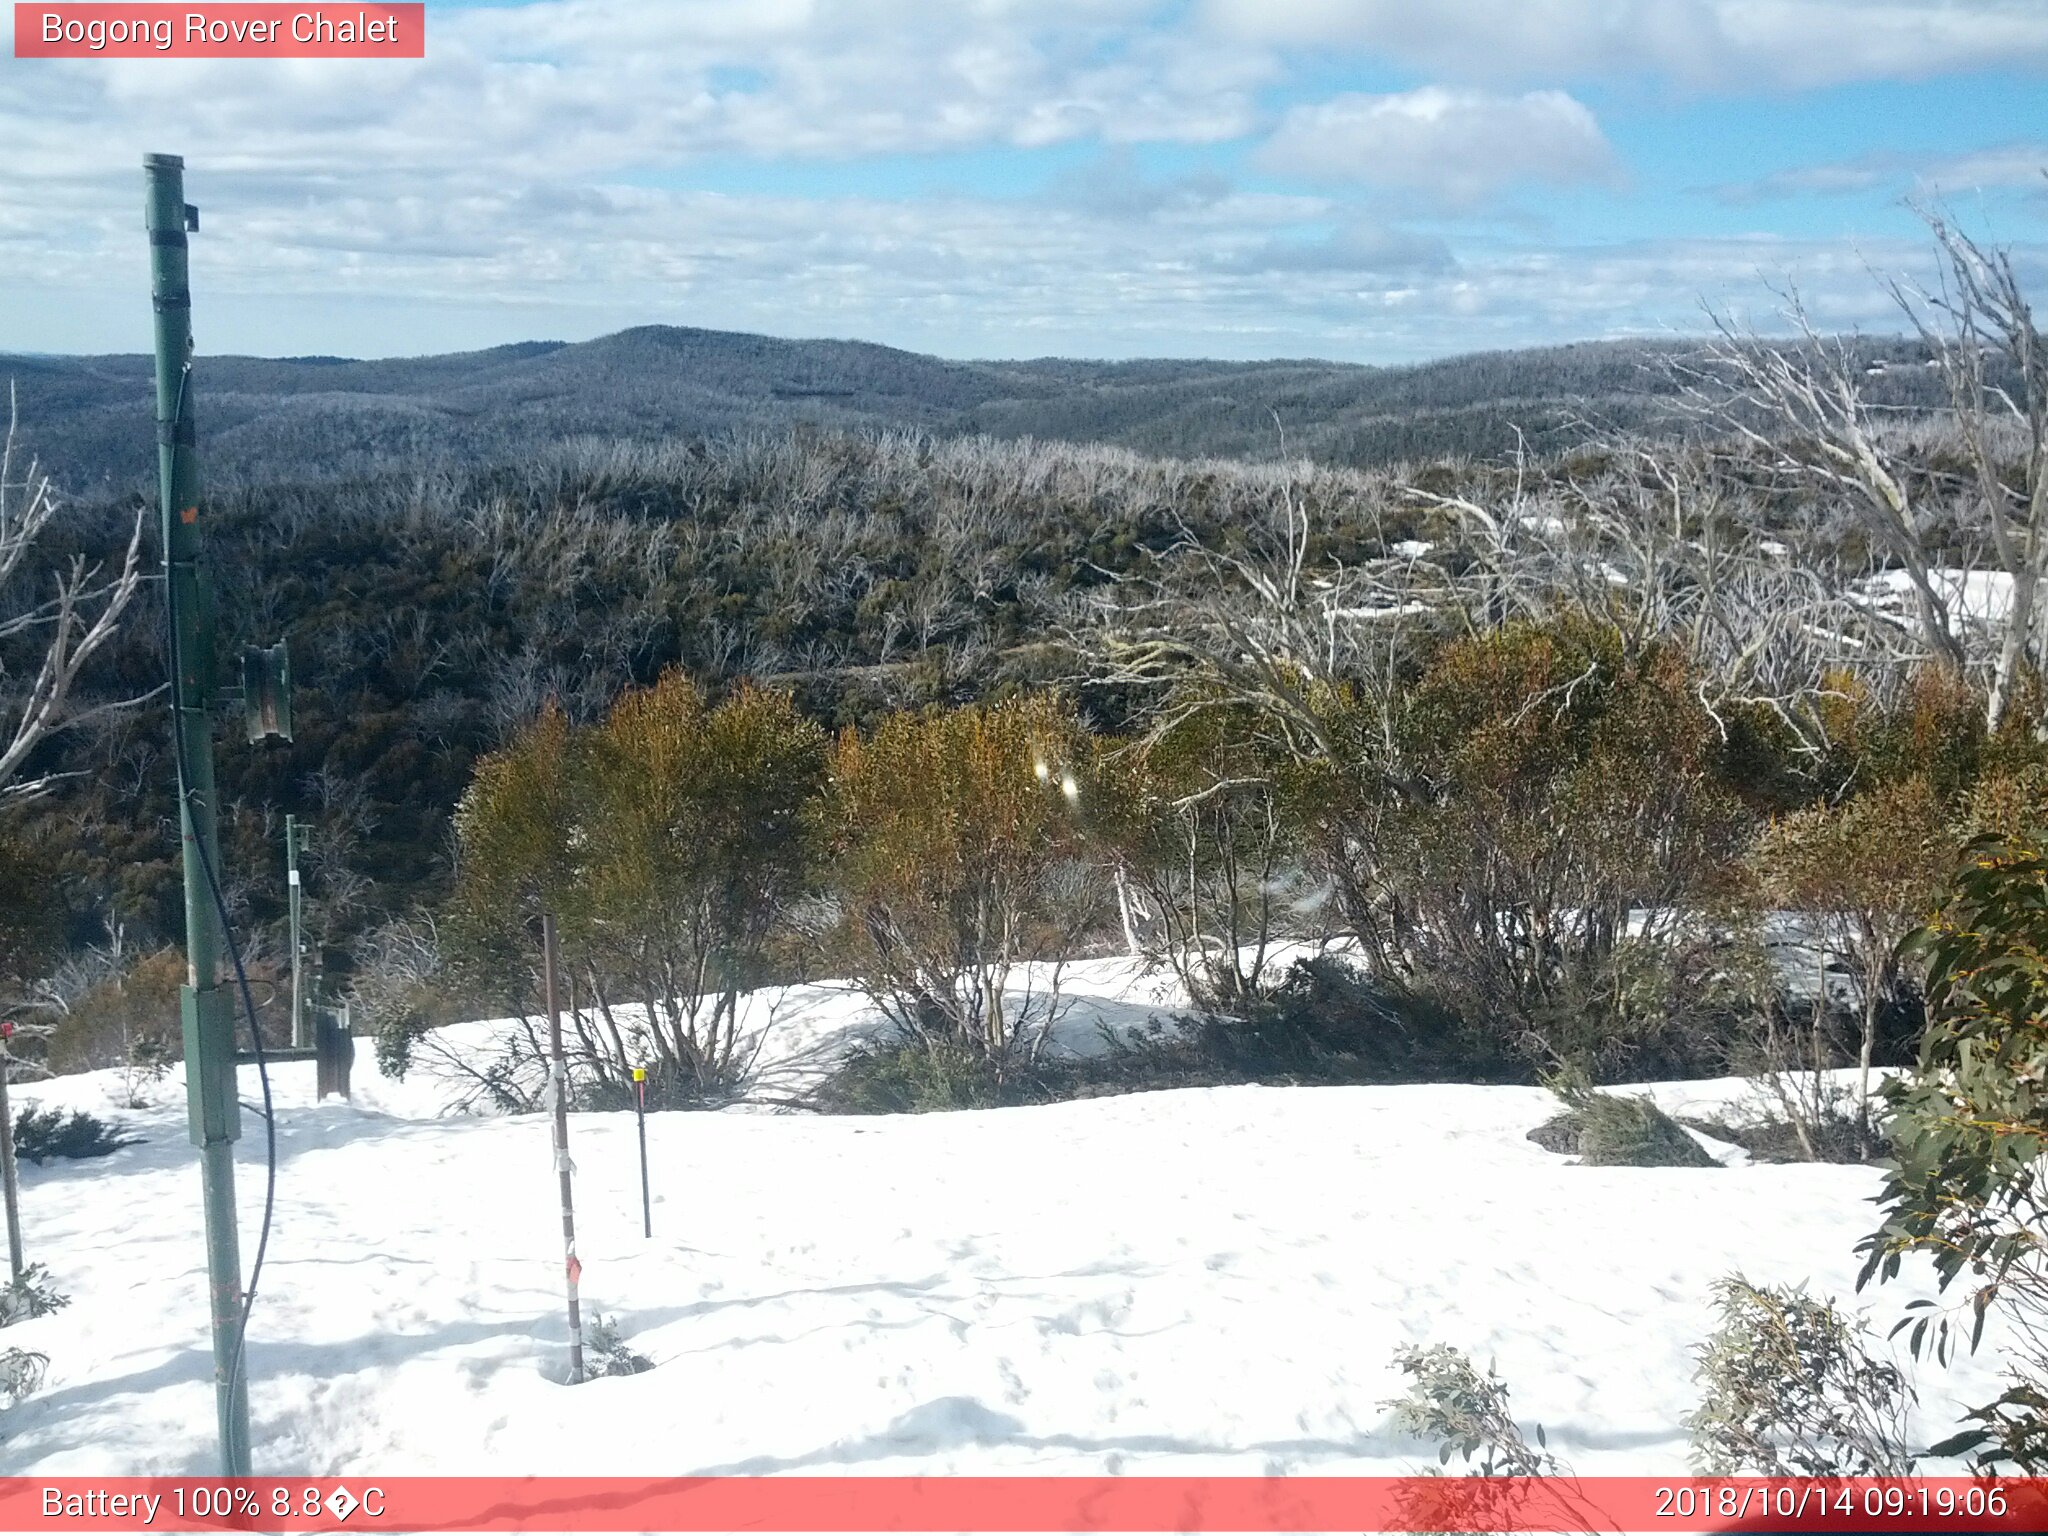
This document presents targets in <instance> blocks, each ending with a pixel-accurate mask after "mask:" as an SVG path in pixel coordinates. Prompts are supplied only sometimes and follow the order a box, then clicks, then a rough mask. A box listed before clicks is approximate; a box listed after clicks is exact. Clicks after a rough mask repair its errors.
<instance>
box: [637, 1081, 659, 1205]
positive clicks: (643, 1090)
mask: <svg viewBox="0 0 2048 1536" xmlns="http://www.w3.org/2000/svg"><path fill="white" fill-rule="evenodd" d="M633 1092H634V1098H635V1099H636V1101H637V1102H636V1104H635V1106H634V1113H635V1114H636V1115H637V1116H638V1117H639V1120H640V1235H641V1236H642V1237H652V1236H654V1207H653V1205H652V1204H650V1203H649V1201H648V1198H647V1069H646V1068H645V1067H635V1068H634V1069H633Z"/></svg>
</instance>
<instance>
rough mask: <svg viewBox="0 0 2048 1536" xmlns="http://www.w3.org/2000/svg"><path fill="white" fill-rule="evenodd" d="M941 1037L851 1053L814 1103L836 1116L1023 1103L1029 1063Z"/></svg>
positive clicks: (890, 1042) (861, 1048)
mask: <svg viewBox="0 0 2048 1536" xmlns="http://www.w3.org/2000/svg"><path fill="white" fill-rule="evenodd" d="M1007 1065H1009V1066H1010V1072H1009V1074H1008V1077H1007V1078H1006V1077H1005V1072H1004V1068H1005V1066H1006V1063H1004V1062H1002V1061H1000V1060H994V1059H991V1058H990V1056H989V1055H988V1053H987V1052H985V1051H981V1050H978V1049H976V1048H974V1047H973V1046H971V1045H963V1044H958V1043H955V1042H953V1041H950V1040H945V1039H938V1040H933V1041H930V1042H929V1043H927V1042H925V1041H921V1040H915V1039H898V1040H888V1041H881V1042H877V1043H874V1044H871V1045H865V1046H859V1047H856V1048H855V1049H854V1050H852V1051H850V1052H849V1053H848V1054H847V1056H846V1057H845V1059H844V1060H843V1061H841V1062H840V1064H839V1065H838V1066H837V1067H836V1068H835V1069H834V1070H833V1072H832V1074H831V1076H830V1077H828V1078H827V1079H826V1080H825V1082H824V1083H823V1084H822V1085H820V1087H819V1090H818V1092H817V1093H816V1095H815V1096H814V1098H813V1101H812V1102H813V1107H815V1108H816V1109H818V1110H820V1111H822V1112H824V1113H825V1114H831V1115H914V1114H927V1113H930V1112H932V1111H935V1110H948V1109H993V1108H995V1107H996V1106H997V1105H1000V1104H1006V1103H1016V1102H1021V1101H1022V1097H1021V1095H1020V1093H1019V1088H1018V1084H1019V1080H1020V1079H1027V1077H1028V1069H1027V1068H1026V1067H1025V1066H1023V1064H1021V1063H1019V1064H1007Z"/></svg>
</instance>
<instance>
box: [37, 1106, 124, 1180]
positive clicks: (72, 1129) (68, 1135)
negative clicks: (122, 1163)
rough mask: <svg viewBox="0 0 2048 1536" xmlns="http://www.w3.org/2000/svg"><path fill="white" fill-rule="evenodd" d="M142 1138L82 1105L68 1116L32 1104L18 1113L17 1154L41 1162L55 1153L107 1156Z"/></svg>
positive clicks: (75, 1156) (77, 1155) (69, 1156)
mask: <svg viewBox="0 0 2048 1536" xmlns="http://www.w3.org/2000/svg"><path fill="white" fill-rule="evenodd" d="M138 1140H140V1138H139V1137H135V1136H124V1135H122V1134H121V1133H120V1132H119V1131H118V1130H116V1129H114V1128H113V1127H111V1126H109V1125H108V1124H107V1123H106V1122H105V1121H103V1120H101V1119H99V1118H98V1117H96V1116H93V1115H89V1114H87V1113H86V1112H85V1111H84V1110H82V1109H74V1110H73V1111H72V1112H71V1114H70V1115H69V1116H68V1117H66V1116H64V1115H61V1114H59V1113H58V1112H57V1111H56V1110H54V1109H45V1108H43V1107H42V1106H41V1105H39V1104H31V1105H30V1106H28V1108H26V1109H24V1110H22V1111H21V1112H20V1113H19V1114H17V1115H16V1116H15V1117H14V1155H15V1156H16V1157H18V1158H22V1159H24V1160H25V1161H27V1162H31V1163H35V1164H37V1165H38V1166H40V1165H41V1164H43V1163H46V1162H48V1161H49V1160H50V1159H51V1158H53V1157H67V1158H80V1157H105V1156H107V1155H108V1154H109V1153H111V1152H118V1151H120V1150H121V1148H123V1147H132V1146H134V1145H135V1144H136V1142H137V1141H138Z"/></svg>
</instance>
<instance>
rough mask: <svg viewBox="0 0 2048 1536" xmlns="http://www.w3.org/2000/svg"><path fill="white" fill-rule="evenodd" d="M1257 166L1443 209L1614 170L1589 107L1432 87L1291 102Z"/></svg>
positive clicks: (1544, 96) (1612, 174)
mask: <svg viewBox="0 0 2048 1536" xmlns="http://www.w3.org/2000/svg"><path fill="white" fill-rule="evenodd" d="M1259 163H1260V164H1261V165H1262V166H1264V167H1265V168H1266V169H1267V170H1270V171H1275V172H1279V173H1282V174H1287V175H1298V176H1305V177H1310V178H1313V179H1315V180H1318V181H1326V182H1353V183H1357V184H1360V185H1364V186H1376V187H1397V188H1402V189H1404V190H1406V191H1409V192H1411V193H1415V194H1418V195H1420V196H1422V197H1424V198H1425V199H1426V200H1427V201H1429V202H1431V203H1433V204H1435V205H1437V206H1439V207H1442V208H1445V209H1450V210H1467V209H1472V208H1476V207H1479V206H1481V205H1482V204H1484V203H1485V202H1487V201H1488V200H1489V199H1491V198H1492V197H1494V196H1495V195H1496V194H1497V193H1499V192H1500V191H1502V190H1503V189H1504V188H1507V187H1510V186H1514V185H1516V184H1519V183H1523V182H1545V183H1550V184H1554V185H1563V184H1569V183H1574V182H1589V181H1613V180H1615V179H1616V178H1617V177H1618V175H1619V166H1618V164H1617V162H1616V160H1615V158H1614V152H1613V150H1612V149H1611V148H1609V146H1608V144H1607V141H1606V139H1605V138H1604V137H1602V135H1601V133H1600V125H1599V124H1598V123H1597V122H1595V121H1594V119H1593V114H1592V113H1591V112H1589V111H1587V110H1586V108H1585V107H1584V106H1583V105H1582V104H1581V103H1579V102H1578V101H1575V100H1573V99H1572V98H1571V97H1570V96H1568V95H1566V94H1565V93H1564V92H1562V91H1531V92H1529V93H1528V94H1527V95H1522V96H1501V95H1492V94H1488V93H1485V92H1480V91H1452V90H1445V89H1443V88H1441V87H1437V86H1426V87H1424V88H1423V89H1421V90H1417V91H1406V92H1402V93H1400V94H1398V95H1389V96H1364V95H1348V96H1338V97H1333V98H1332V99H1330V100H1328V101H1322V102H1316V103H1314V104H1313V105H1309V106H1300V107H1294V108H1292V109H1290V110H1289V111H1288V113H1287V115H1286V116H1285V117H1284V118H1283V119H1282V120H1281V122H1280V126H1279V127H1278V128H1277V129H1276V130H1275V131H1274V133H1273V136H1272V137H1271V138H1270V139H1268V140H1267V141H1266V143H1265V145H1264V147H1263V148H1262V149H1261V150H1260V151H1259Z"/></svg>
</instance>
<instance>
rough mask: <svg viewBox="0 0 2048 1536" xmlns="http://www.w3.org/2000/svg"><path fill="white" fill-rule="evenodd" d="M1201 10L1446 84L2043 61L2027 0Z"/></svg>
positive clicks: (1309, 3)
mask: <svg viewBox="0 0 2048 1536" xmlns="http://www.w3.org/2000/svg"><path fill="white" fill-rule="evenodd" d="M1201 14H1202V16H1203V18H1204V20H1205V22H1206V23H1207V24H1208V25H1210V26H1212V27H1214V28H1215V29H1216V30H1217V31H1218V32H1220V33H1222V34H1224V35H1226V36H1231V37H1236V38H1240V39H1243V40H1245V41H1246V42H1249V43H1254V44H1271V45H1278V46H1288V47H1316V48H1328V47H1338V48H1349V49H1353V50H1357V51H1359V52H1372V53H1375V54H1379V55H1383V56H1388V57H1391V58H1394V59H1397V60H1399V61H1401V62H1403V63H1406V64H1409V65H1411V66H1414V67H1416V68H1419V69H1424V70H1427V71H1429V72H1431V73H1432V74H1434V75H1435V76H1437V77H1438V78H1440V79H1445V80H1457V81H1484V82H1501V81H1510V80H1543V81H1572V80H1587V79H1593V78H1598V77H1607V76H1613V75H1616V74H1625V73H1644V74H1649V75H1654V76H1656V77H1659V78H1663V79H1669V80H1676V81H1679V82H1681V83H1683V84H1686V85H1689V86H1694V87H1700V88H1707V87H1717V86H1722V87H1736V88H1747V87H1752V86H1755V85H1760V84H1761V85H1775V86H1816V85H1829V84H1837V83H1840V82H1844V81H1851V80H1872V79H1923V78H1926V77H1928V76H1932V75H1937V74H1943V73H1948V72H1952V71H1955V70H1963V69H1985V68H2039V67H2041V66H2042V65H2044V64H2048V5H2043V4H2041V3H2039V0H1429V3H1428V4H1417V3H1414V0H1203V3H1202V10H1201Z"/></svg>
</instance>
